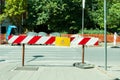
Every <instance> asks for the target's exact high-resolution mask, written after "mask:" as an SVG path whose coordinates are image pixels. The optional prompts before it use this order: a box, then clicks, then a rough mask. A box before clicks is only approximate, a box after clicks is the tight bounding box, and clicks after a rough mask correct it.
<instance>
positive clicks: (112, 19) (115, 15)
mask: <svg viewBox="0 0 120 80" xmlns="http://www.w3.org/2000/svg"><path fill="white" fill-rule="evenodd" d="M108 27H109V30H110V31H111V32H116V31H117V30H119V31H120V3H115V4H113V5H112V6H111V7H110V8H109V15H108Z"/></svg>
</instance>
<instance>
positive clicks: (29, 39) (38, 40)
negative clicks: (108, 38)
mask: <svg viewBox="0 0 120 80" xmlns="http://www.w3.org/2000/svg"><path fill="white" fill-rule="evenodd" d="M55 40H56V37H55V36H15V35H14V36H9V37H8V43H10V44H50V45H52V44H55ZM70 44H71V45H98V38H94V37H92V38H86V37H71V38H70Z"/></svg>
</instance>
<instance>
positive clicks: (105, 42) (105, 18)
mask: <svg viewBox="0 0 120 80" xmlns="http://www.w3.org/2000/svg"><path fill="white" fill-rule="evenodd" d="M106 4H107V2H106V0H104V45H105V46H104V47H105V52H104V53H105V70H107V29H106V23H107V13H106Z"/></svg>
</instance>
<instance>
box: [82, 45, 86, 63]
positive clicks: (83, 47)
mask: <svg viewBox="0 0 120 80" xmlns="http://www.w3.org/2000/svg"><path fill="white" fill-rule="evenodd" d="M84 49H85V46H84V45H82V64H84V53H85V52H84V51H85V50H84Z"/></svg>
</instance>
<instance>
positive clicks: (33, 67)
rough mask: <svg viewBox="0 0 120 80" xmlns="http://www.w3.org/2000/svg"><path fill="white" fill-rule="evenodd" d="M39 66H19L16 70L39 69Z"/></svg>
mask: <svg viewBox="0 0 120 80" xmlns="http://www.w3.org/2000/svg"><path fill="white" fill-rule="evenodd" d="M38 69H39V67H35V66H24V67H17V68H16V69H15V70H26V71H37V70H38Z"/></svg>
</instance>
